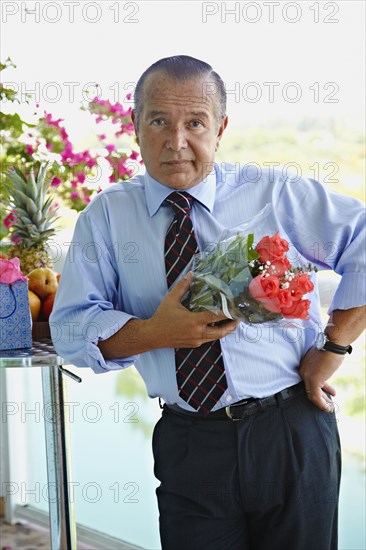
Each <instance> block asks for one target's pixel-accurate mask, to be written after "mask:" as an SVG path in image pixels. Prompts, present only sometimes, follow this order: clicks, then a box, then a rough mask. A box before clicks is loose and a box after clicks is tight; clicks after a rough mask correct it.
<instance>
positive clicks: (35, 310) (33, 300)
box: [28, 290, 41, 321]
mask: <svg viewBox="0 0 366 550" xmlns="http://www.w3.org/2000/svg"><path fill="white" fill-rule="evenodd" d="M28 298H29V307H30V311H31V315H32V321H37V319H38V317H39V314H40V311H41V299H40V298H39V297H38V296H37V294H35V292H32V291H31V290H28Z"/></svg>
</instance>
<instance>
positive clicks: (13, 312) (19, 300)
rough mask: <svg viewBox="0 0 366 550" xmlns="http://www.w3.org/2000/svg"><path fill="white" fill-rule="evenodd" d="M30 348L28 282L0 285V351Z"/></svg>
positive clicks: (30, 327)
mask: <svg viewBox="0 0 366 550" xmlns="http://www.w3.org/2000/svg"><path fill="white" fill-rule="evenodd" d="M31 347H32V318H31V313H30V308H29V298H28V282H27V281H15V283H12V284H9V285H8V284H5V283H0V349H1V350H4V349H19V348H31Z"/></svg>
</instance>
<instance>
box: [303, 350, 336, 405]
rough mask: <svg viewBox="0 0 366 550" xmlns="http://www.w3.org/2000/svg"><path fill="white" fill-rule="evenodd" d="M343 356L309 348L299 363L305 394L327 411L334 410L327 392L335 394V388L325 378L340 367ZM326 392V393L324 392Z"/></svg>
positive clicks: (329, 376)
mask: <svg viewBox="0 0 366 550" xmlns="http://www.w3.org/2000/svg"><path fill="white" fill-rule="evenodd" d="M343 359H344V356H342V355H337V354H336V353H333V352H331V351H319V350H317V349H316V348H311V349H310V350H309V351H308V352H307V354H306V355H304V357H303V358H302V361H301V363H300V376H301V378H302V379H303V380H304V383H305V390H306V395H307V397H308V399H310V401H312V402H313V403H314V404H315V405H316V406H317V407H319V408H320V409H322V410H325V411H327V412H333V411H334V404H333V402H332V400H331V399H330V398H329V397H328V395H327V393H329V394H330V395H332V396H335V394H336V391H335V389H334V388H333V387H332V386H331V385H330V384H328V382H327V380H328V379H329V378H331V376H332V375H333V374H334V373H335V372H336V370H337V369H338V368H339V367H340V365H341V364H342V362H343ZM325 392H327V393H325Z"/></svg>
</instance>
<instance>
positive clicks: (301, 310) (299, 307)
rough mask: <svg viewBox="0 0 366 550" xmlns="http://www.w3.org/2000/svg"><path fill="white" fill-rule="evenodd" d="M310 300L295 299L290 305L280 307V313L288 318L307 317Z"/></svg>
mask: <svg viewBox="0 0 366 550" xmlns="http://www.w3.org/2000/svg"><path fill="white" fill-rule="evenodd" d="M309 307H310V300H296V301H295V302H293V303H292V305H291V306H290V307H281V313H282V315H283V316H284V317H287V318H288V319H303V320H305V321H306V320H307V319H309V313H308V311H309Z"/></svg>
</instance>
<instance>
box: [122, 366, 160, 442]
mask: <svg viewBox="0 0 366 550" xmlns="http://www.w3.org/2000/svg"><path fill="white" fill-rule="evenodd" d="M116 394H117V395H118V396H123V397H125V398H127V399H131V400H136V401H148V400H149V397H148V395H147V392H146V386H145V383H144V381H143V380H142V378H141V376H140V375H139V373H138V372H137V370H136V368H135V367H134V366H131V367H128V369H123V370H121V372H119V373H118V377H117V381H116ZM134 426H135V428H136V429H137V430H140V431H141V432H142V433H143V434H144V436H145V437H148V438H150V437H151V435H152V432H153V429H154V422H149V421H147V420H145V419H143V418H141V416H139V419H138V422H136V424H134Z"/></svg>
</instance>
